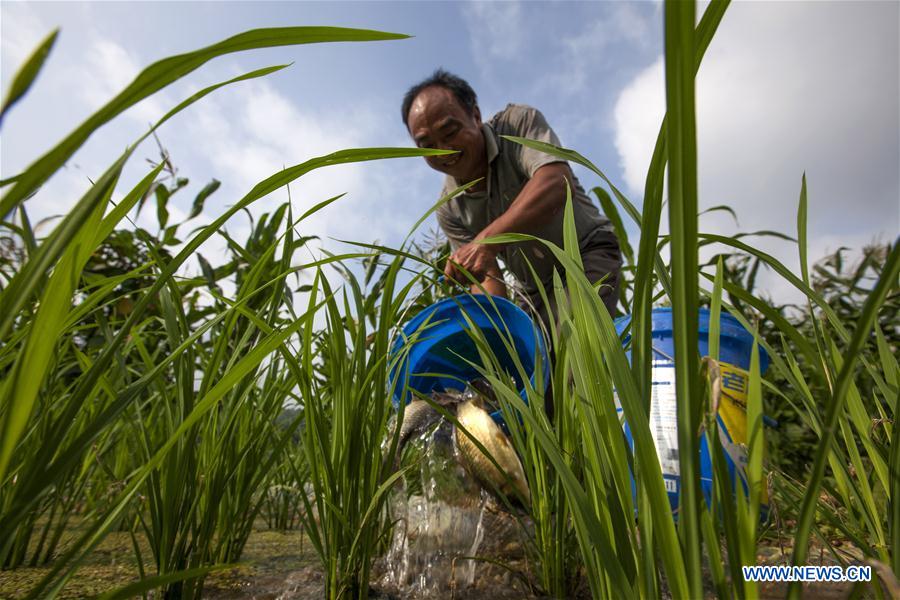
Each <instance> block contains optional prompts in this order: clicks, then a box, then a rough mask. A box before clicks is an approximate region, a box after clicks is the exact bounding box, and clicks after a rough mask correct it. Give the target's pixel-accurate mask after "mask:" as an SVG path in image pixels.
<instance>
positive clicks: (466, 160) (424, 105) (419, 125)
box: [406, 86, 487, 183]
mask: <svg viewBox="0 0 900 600" xmlns="http://www.w3.org/2000/svg"><path fill="white" fill-rule="evenodd" d="M473 112H474V114H472V115H470V114H469V113H468V112H466V109H465V108H464V107H463V106H462V105H461V104H460V103H459V101H458V100H457V99H456V96H454V95H453V92H451V91H450V90H448V89H447V88H444V87H440V86H431V87H427V88H425V89H424V90H422V91H421V92H419V95H418V96H416V98H415V100H413V103H412V106H410V109H409V116H408V117H407V119H406V126H407V128H408V129H409V133H410V135H411V136H412V138H413V141H415V143H416V145H417V146H418V147H419V148H438V149H441V150H458V152H457V153H456V154H447V155H444V156H427V157H425V161H426V162H427V163H428V166H430V167H431V168H432V169H435V170H437V171H440V172H441V173H446V174H447V175H450V176H451V177H453V178H454V179H455V180H456V181H458V182H459V183H468V182H469V181H472V180H474V179H478V178H479V177H483V176H484V175H485V174H486V173H487V154H486V151H485V145H484V134H483V133H482V131H481V113H480V112H479V111H478V108H475V110H474V111H473Z"/></svg>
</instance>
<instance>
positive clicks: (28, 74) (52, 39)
mask: <svg viewBox="0 0 900 600" xmlns="http://www.w3.org/2000/svg"><path fill="white" fill-rule="evenodd" d="M58 35H59V29H54V30H53V31H52V32H50V35H48V36H47V37H46V38H44V41H43V42H41V43H40V45H39V46H38V47H37V49H35V51H34V52H33V53H32V54H31V56H29V57H28V60H26V61H25V64H24V65H22V67H21V68H20V69H19V72H18V73H16V75H15V76H14V77H13V81H12V85H11V86H10V88H9V92H7V94H6V99H5V100H4V101H3V106H2V108H0V124H2V123H3V117H5V116H6V111H8V110H9V109H10V108H11V107H12V105H13V104H15V103H16V102H18V101H19V99H21V98H22V96H24V95H25V92H27V91H28V88H30V87H31V84H32V83H34V80H35V79H36V78H37V76H38V73H40V71H41V68H42V67H43V66H44V61H46V60H47V56H49V55H50V50H52V49H53V44H55V43H56V38H57V36H58ZM7 181H8V180H7ZM4 214H6V211H0V215H4Z"/></svg>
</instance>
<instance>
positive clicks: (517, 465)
mask: <svg viewBox="0 0 900 600" xmlns="http://www.w3.org/2000/svg"><path fill="white" fill-rule="evenodd" d="M456 420H457V421H458V422H459V424H460V425H461V426H462V427H463V428H464V429H465V430H466V431H468V432H469V433H470V434H471V436H472V437H474V438H475V439H476V440H478V442H479V443H480V444H481V445H482V446H484V448H485V449H486V450H487V451H488V453H490V455H491V456H493V458H494V461H496V462H497V465H494V463H493V462H492V461H491V460H490V459H489V458H488V457H487V456H485V454H484V453H483V452H482V451H481V449H480V448H479V447H478V446H477V445H476V444H475V443H474V442H473V441H472V438H470V437H469V436H468V435H466V434H465V433H464V432H462V431H461V430H460V429H459V427H457V428H456V447H457V449H458V450H459V459H460V464H462V466H463V468H464V469H465V470H466V472H468V473H469V474H470V475H471V476H472V477H473V478H474V479H475V480H476V481H478V483H479V484H480V485H481V486H482V487H483V488H485V489H486V490H488V491H490V492H491V493H496V492H495V490H497V491H499V492H500V493H501V494H503V495H504V496H506V497H507V498H510V499H513V500H519V502H521V503H522V505H523V506H524V507H527V506H529V505H530V504H531V494H530V493H529V490H528V482H527V480H526V479H525V471H524V470H523V469H522V463H521V461H520V460H519V457H518V455H517V454H516V451H515V449H514V448H513V446H512V443H510V441H509V438H508V437H506V434H504V433H503V431H502V430H501V429H500V427H499V426H498V425H497V423H496V422H495V421H494V419H492V418H491V415H490V414H488V412H487V411H486V410H485V409H484V401H483V399H482V397H481V395H480V394H477V393H470V394H467V395H466V398H465V401H463V402H462V403H460V404H459V405H458V406H457V408H456ZM497 466H499V467H500V469H499V470H498V469H497Z"/></svg>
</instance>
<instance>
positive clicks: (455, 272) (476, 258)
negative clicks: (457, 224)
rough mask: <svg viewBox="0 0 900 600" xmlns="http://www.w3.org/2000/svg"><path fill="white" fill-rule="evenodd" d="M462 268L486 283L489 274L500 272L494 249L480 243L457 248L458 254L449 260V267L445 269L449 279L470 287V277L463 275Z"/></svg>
mask: <svg viewBox="0 0 900 600" xmlns="http://www.w3.org/2000/svg"><path fill="white" fill-rule="evenodd" d="M460 267H462V268H463V269H465V270H466V271H468V272H469V273H471V274H472V276H473V277H474V278H475V279H476V280H478V281H484V280H485V278H486V277H487V276H488V274H491V273H499V272H500V268H499V266H498V265H497V253H496V251H495V250H494V248H492V247H491V246H490V245H489V244H479V243H478V242H469V243H468V244H466V245H464V246H460V247H459V248H457V250H456V252H454V253H453V255H452V256H450V258H449V259H447V266H446V267H444V275H446V276H447V278H448V279H452V280H454V281H458V282H459V283H461V284H463V285H469V284H470V283H471V282H470V281H469V279H468V277H466V276H465V275H463V272H462V271H461V270H460Z"/></svg>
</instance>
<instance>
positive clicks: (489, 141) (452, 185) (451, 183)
mask: <svg viewBox="0 0 900 600" xmlns="http://www.w3.org/2000/svg"><path fill="white" fill-rule="evenodd" d="M481 132H482V133H483V134H484V152H485V154H487V162H488V173H490V169H491V163H492V162H494V159H495V158H497V156H498V155H499V154H500V146H498V145H497V136H496V134H495V133H494V130H493V128H492V127H491V126H490V125H488V124H487V123H482V124H481ZM460 185H462V183H461V182H459V181H456V179H455V178H454V177H453V176H452V175H447V181H446V183H445V184H444V193H447V192H449V191H451V190H454V189H456V188H457V187H459V186H460ZM488 186H490V177H488ZM464 193H465V192H464Z"/></svg>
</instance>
